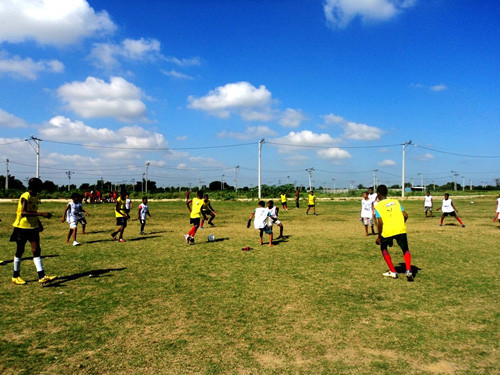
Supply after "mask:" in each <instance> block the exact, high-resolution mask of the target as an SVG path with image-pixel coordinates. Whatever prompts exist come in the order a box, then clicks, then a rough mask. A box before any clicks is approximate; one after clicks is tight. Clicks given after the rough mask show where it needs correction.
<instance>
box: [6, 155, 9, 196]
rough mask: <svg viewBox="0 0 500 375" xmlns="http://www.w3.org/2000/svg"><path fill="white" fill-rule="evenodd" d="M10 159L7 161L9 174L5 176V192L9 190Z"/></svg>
mask: <svg viewBox="0 0 500 375" xmlns="http://www.w3.org/2000/svg"><path fill="white" fill-rule="evenodd" d="M9 172H10V171H9V159H7V174H6V175H5V190H9Z"/></svg>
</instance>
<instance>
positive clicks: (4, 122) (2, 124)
mask: <svg viewBox="0 0 500 375" xmlns="http://www.w3.org/2000/svg"><path fill="white" fill-rule="evenodd" d="M26 126H28V124H27V123H26V121H24V120H23V119H22V118H19V117H16V116H14V115H12V114H10V113H8V112H5V111H4V110H3V109H1V108H0V128H25V127H26Z"/></svg>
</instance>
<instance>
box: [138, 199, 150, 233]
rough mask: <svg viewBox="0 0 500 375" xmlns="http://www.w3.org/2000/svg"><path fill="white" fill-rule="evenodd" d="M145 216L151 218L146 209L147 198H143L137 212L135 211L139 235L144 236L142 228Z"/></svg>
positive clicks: (144, 224)
mask: <svg viewBox="0 0 500 375" xmlns="http://www.w3.org/2000/svg"><path fill="white" fill-rule="evenodd" d="M147 216H149V217H151V214H150V213H149V207H148V198H146V197H143V198H142V203H141V204H140V205H139V211H137V219H138V220H139V222H140V223H141V234H145V233H144V227H145V226H146V217H147Z"/></svg>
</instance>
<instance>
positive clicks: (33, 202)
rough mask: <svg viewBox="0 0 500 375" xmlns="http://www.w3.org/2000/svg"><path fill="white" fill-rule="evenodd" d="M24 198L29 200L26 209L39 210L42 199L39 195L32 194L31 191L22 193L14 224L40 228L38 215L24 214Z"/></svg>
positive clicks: (23, 227) (15, 225)
mask: <svg viewBox="0 0 500 375" xmlns="http://www.w3.org/2000/svg"><path fill="white" fill-rule="evenodd" d="M23 199H24V200H25V201H26V202H27V205H26V211H28V212H37V210H38V204H39V202H40V199H38V196H32V195H31V194H30V192H29V191H27V192H26V193H24V194H22V195H21V196H20V197H19V202H18V203H17V211H16V221H14V224H12V226H14V227H16V228H22V229H35V228H38V217H37V216H22V212H23Z"/></svg>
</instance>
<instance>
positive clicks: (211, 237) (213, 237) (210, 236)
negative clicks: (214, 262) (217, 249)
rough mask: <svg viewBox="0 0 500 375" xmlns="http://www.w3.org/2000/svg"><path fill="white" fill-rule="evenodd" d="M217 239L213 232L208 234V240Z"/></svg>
mask: <svg viewBox="0 0 500 375" xmlns="http://www.w3.org/2000/svg"><path fill="white" fill-rule="evenodd" d="M214 241H215V236H214V235H213V234H211V235H209V236H208V242H214Z"/></svg>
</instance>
